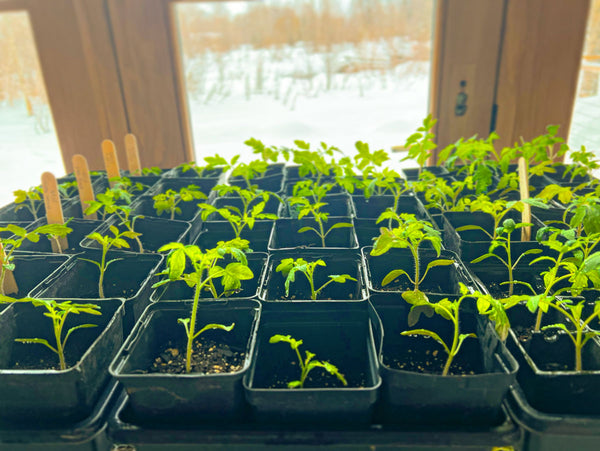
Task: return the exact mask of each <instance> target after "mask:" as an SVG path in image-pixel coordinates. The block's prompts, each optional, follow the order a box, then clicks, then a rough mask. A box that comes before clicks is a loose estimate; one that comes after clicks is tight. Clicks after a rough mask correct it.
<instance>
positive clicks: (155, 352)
mask: <svg viewBox="0 0 600 451" xmlns="http://www.w3.org/2000/svg"><path fill="white" fill-rule="evenodd" d="M190 309H191V303H190V302H165V303H159V304H153V305H151V306H150V307H149V308H148V309H147V310H146V311H145V312H144V314H143V315H142V317H141V318H140V321H139V322H138V324H137V325H136V327H135V329H134V330H133V332H132V333H131V335H130V336H129V337H128V338H127V340H126V341H125V343H124V344H123V347H122V348H121V349H120V350H119V353H118V355H117V357H116V358H115V360H114V361H113V362H112V364H111V366H110V373H111V374H112V375H113V377H115V378H116V379H118V380H119V381H120V382H121V383H122V384H123V387H124V388H125V390H126V391H127V393H128V395H129V400H130V403H131V409H132V412H133V414H134V416H135V418H137V419H138V420H139V421H153V420H154V421H157V420H158V421H160V422H161V423H171V424H173V423H177V424H185V423H189V422H190V421H192V422H196V421H198V420H199V419H200V420H201V419H205V420H206V419H208V420H214V421H222V420H223V419H227V418H236V417H239V416H240V415H242V414H243V412H244V407H245V404H244V394H243V389H242V377H243V375H244V373H245V372H246V371H247V370H248V367H249V365H250V357H251V355H252V351H253V348H254V343H255V338H256V328H257V325H258V322H259V320H260V311H261V306H260V303H259V302H258V301H253V300H236V301H214V302H202V303H200V304H199V305H198V328H199V327H202V326H201V325H204V324H210V323H219V324H231V323H235V327H234V328H233V330H232V331H230V332H226V331H222V330H209V331H206V332H204V333H203V334H202V336H203V337H209V338H212V339H213V340H215V341H218V342H221V343H225V344H227V345H229V347H230V348H231V349H232V350H236V351H239V352H244V353H245V360H244V365H243V368H242V369H241V370H239V371H236V372H234V373H217V374H201V373H190V374H163V373H147V374H143V373H144V372H145V371H147V370H148V369H149V368H150V367H151V365H152V362H153V361H154V359H155V358H156V357H157V356H159V355H160V353H161V352H163V351H164V349H165V347H167V346H168V343H169V342H173V343H182V344H185V342H186V336H185V332H184V328H183V326H181V325H179V324H177V322H178V318H186V317H189V315H190Z"/></svg>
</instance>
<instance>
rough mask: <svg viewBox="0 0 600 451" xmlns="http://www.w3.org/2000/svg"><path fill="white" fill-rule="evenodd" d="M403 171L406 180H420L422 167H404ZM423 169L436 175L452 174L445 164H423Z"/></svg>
mask: <svg viewBox="0 0 600 451" xmlns="http://www.w3.org/2000/svg"><path fill="white" fill-rule="evenodd" d="M401 171H402V174H404V178H405V179H406V180H410V181H414V180H419V173H420V172H421V170H420V168H402V169H401ZM423 171H427V172H431V173H432V174H433V175H435V176H440V175H448V174H450V173H449V172H448V170H447V169H446V168H445V167H443V166H423Z"/></svg>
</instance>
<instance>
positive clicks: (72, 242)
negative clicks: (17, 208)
mask: <svg viewBox="0 0 600 451" xmlns="http://www.w3.org/2000/svg"><path fill="white" fill-rule="evenodd" d="M45 224H47V221H46V218H42V219H38V220H37V221H35V222H34V223H31V224H30V225H29V227H28V228H27V230H28V231H31V230H33V229H35V228H37V227H40V226H42V225H45ZM101 224H102V221H94V220H91V219H80V218H73V219H71V220H70V221H69V223H68V224H67V226H68V227H70V228H71V229H73V231H72V232H71V233H69V234H68V235H67V237H66V238H67V243H69V247H68V248H67V249H63V250H62V252H63V253H65V254H74V253H77V252H82V251H83V250H84V249H83V248H82V247H81V246H80V244H81V240H83V239H84V238H85V237H86V236H87V235H89V234H90V233H92V231H94V230H95V229H96V228H97V227H99V226H100V225H101ZM19 251H28V252H48V253H53V252H54V251H53V249H52V244H51V242H50V240H49V239H48V238H46V237H45V236H43V235H41V236H40V240H39V241H38V242H37V243H34V242H32V241H29V240H25V241H23V244H22V245H21V247H19Z"/></svg>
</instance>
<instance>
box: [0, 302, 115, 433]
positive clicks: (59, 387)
mask: <svg viewBox="0 0 600 451" xmlns="http://www.w3.org/2000/svg"><path fill="white" fill-rule="evenodd" d="M83 302H85V303H96V302H97V301H94V300H90V299H87V300H85V301H83ZM98 305H100V308H101V312H102V315H101V316H92V315H87V314H80V315H75V314H72V315H69V316H68V318H67V321H66V323H65V326H64V327H65V328H64V332H66V331H67V330H68V329H70V328H72V327H74V326H76V325H79V324H88V323H90V324H97V325H98V327H93V328H86V329H80V330H77V331H75V332H74V333H73V335H72V336H71V337H70V338H69V341H68V343H67V346H66V348H65V357H66V360H67V364H68V366H69V367H68V368H67V369H66V370H56V369H38V368H37V367H38V366H39V362H40V361H44V362H46V364H47V365H49V366H54V365H56V366H58V356H57V355H56V354H54V353H53V352H52V351H51V350H49V349H48V348H46V347H45V346H43V345H41V344H24V343H18V342H15V339H17V338H43V339H46V340H48V342H49V343H53V342H54V343H55V339H54V332H53V329H52V320H51V319H49V318H48V317H46V316H45V315H44V312H46V310H45V309H44V308H43V307H34V306H33V305H32V304H30V303H16V304H13V305H11V306H10V307H9V308H8V309H6V310H5V311H4V312H3V313H2V315H0V323H1V327H0V334H2V339H1V340H0V342H1V343H2V347H1V348H0V368H2V369H0V395H1V396H2V403H0V418H1V419H2V421H3V422H4V423H16V424H23V423H30V422H32V421H33V422H38V423H39V424H42V425H47V424H61V423H62V424H63V425H64V424H65V422H74V421H78V420H81V419H83V418H85V417H86V416H87V415H89V414H90V413H91V411H92V410H93V408H94V404H95V403H96V401H97V399H98V396H99V394H100V393H101V392H102V390H103V388H104V387H105V385H106V383H107V382H108V379H109V375H108V364H109V363H110V361H111V360H112V358H113V356H114V355H115V353H116V350H117V349H118V348H119V347H120V346H121V344H122V342H123V325H122V319H123V303H122V300H120V299H105V300H103V301H101V302H99V303H98ZM63 337H64V335H63ZM17 361H19V362H20V363H21V367H22V366H23V365H25V368H24V369H20V368H18V367H15V362H17ZM46 364H45V365H46Z"/></svg>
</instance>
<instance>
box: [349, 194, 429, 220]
mask: <svg viewBox="0 0 600 451" xmlns="http://www.w3.org/2000/svg"><path fill="white" fill-rule="evenodd" d="M352 201H353V203H354V210H355V212H356V217H357V218H365V219H367V218H368V219H373V220H376V219H377V218H379V216H380V215H381V213H383V212H384V211H386V210H388V209H390V208H393V206H394V196H387V195H383V196H371V197H369V198H366V197H364V196H352ZM396 212H398V213H408V214H413V215H415V216H416V217H417V218H418V219H424V220H426V221H431V218H430V217H429V214H428V213H427V210H426V209H425V207H424V206H423V204H422V203H421V201H420V200H419V199H417V197H415V196H412V195H407V196H400V198H399V199H398V206H397V208H396Z"/></svg>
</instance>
